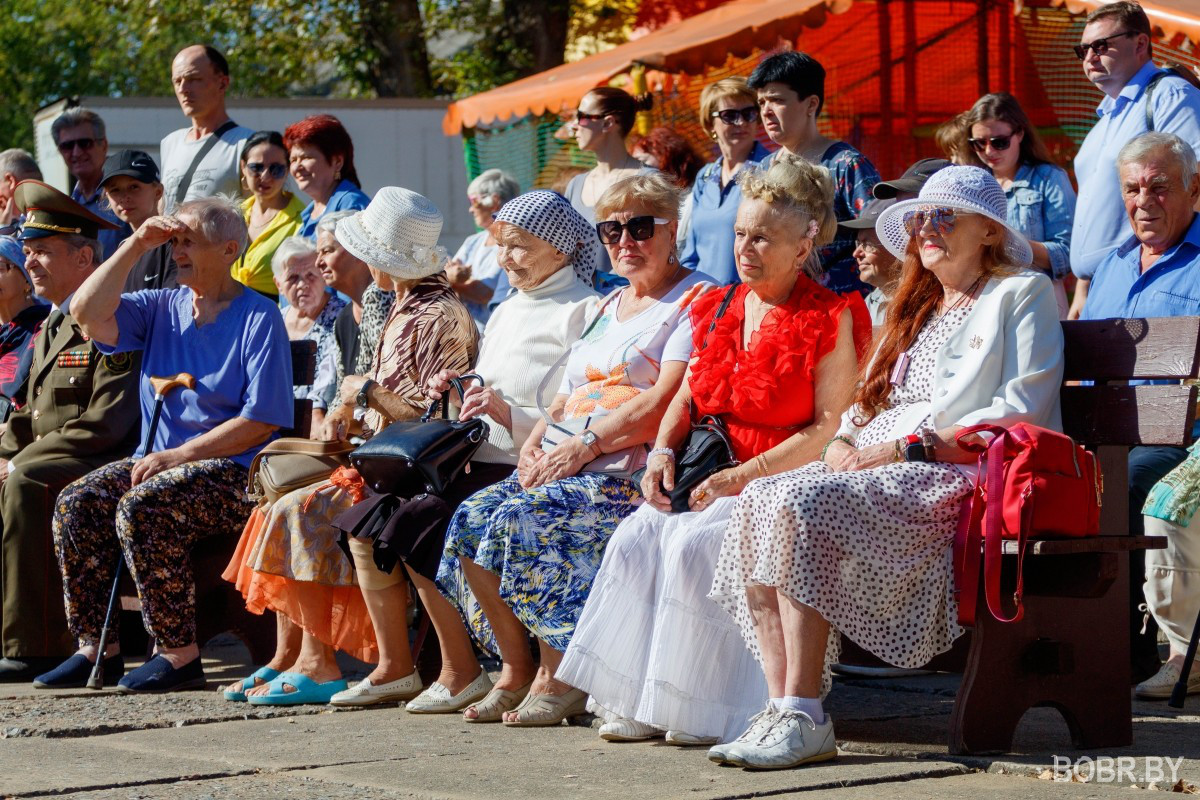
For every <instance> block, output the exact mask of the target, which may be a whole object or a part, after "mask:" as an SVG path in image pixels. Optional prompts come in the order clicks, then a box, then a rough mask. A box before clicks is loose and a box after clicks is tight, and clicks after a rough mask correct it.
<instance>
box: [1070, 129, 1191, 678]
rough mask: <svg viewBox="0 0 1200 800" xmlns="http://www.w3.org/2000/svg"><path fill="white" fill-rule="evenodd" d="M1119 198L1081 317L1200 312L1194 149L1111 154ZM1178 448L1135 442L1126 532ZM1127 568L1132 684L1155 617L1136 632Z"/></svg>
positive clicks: (1136, 592) (1154, 652)
mask: <svg viewBox="0 0 1200 800" xmlns="http://www.w3.org/2000/svg"><path fill="white" fill-rule="evenodd" d="M1117 173H1118V175H1119V185H1120V191H1121V197H1122V199H1123V201H1124V204H1125V212H1126V215H1127V217H1128V219H1129V224H1130V226H1131V227H1132V229H1133V235H1132V236H1130V237H1128V238H1127V239H1126V240H1125V241H1124V242H1122V243H1121V244H1120V245H1118V246H1117V247H1116V248H1115V249H1114V250H1112V251H1111V252H1109V254H1108V255H1107V256H1106V257H1105V258H1104V260H1103V261H1101V262H1100V265H1099V266H1098V267H1097V268H1096V274H1095V276H1094V277H1093V278H1092V286H1091V292H1090V293H1089V294H1088V298H1087V303H1086V304H1085V305H1084V307H1083V313H1082V315H1081V318H1082V319H1106V318H1110V317H1183V316H1195V315H1200V214H1197V213H1196V212H1195V211H1194V210H1193V209H1194V206H1195V205H1196V201H1197V199H1198V198H1200V176H1197V172H1196V152H1195V150H1193V149H1192V147H1191V146H1190V145H1189V144H1188V143H1187V142H1185V141H1183V140H1182V139H1180V138H1179V137H1178V136H1175V135H1174V134H1171V133H1144V134H1142V135H1141V136H1138V137H1137V138H1135V139H1133V140H1132V141H1130V142H1129V143H1128V144H1127V145H1125V146H1124V147H1123V148H1121V152H1120V153H1119V154H1118V155H1117ZM1186 453H1187V451H1186V450H1184V449H1182V448H1178V447H1135V448H1133V449H1132V450H1131V451H1130V452H1129V530H1130V533H1134V534H1140V533H1141V532H1142V525H1143V519H1142V504H1143V503H1145V501H1146V495H1147V493H1148V492H1149V491H1150V488H1151V487H1152V486H1154V484H1155V483H1157V482H1158V481H1159V480H1160V479H1161V478H1162V477H1163V476H1164V475H1166V474H1167V473H1168V472H1170V471H1171V470H1172V469H1174V468H1175V467H1176V466H1177V465H1178V464H1179V462H1180V461H1182V460H1183V458H1184V456H1185V455H1186ZM1136 560H1137V561H1138V563H1136V564H1133V565H1132V569H1131V586H1130V599H1131V602H1132V603H1133V606H1134V609H1133V610H1132V612H1131V619H1130V635H1131V636H1132V637H1133V653H1132V655H1133V678H1134V680H1135V682H1137V681H1142V680H1145V679H1147V678H1150V677H1151V676H1153V675H1154V674H1155V673H1156V672H1157V671H1158V669H1159V657H1158V643H1157V639H1156V636H1155V633H1156V631H1155V629H1154V625H1153V622H1152V621H1151V622H1148V624H1147V625H1146V632H1145V633H1142V632H1141V631H1142V624H1141V615H1140V614H1138V613H1136V607H1137V605H1138V604H1140V603H1141V600H1142V578H1143V575H1142V572H1143V570H1142V569H1140V568H1138V567H1139V566H1140V562H1141V559H1140V558H1138V559H1136Z"/></svg>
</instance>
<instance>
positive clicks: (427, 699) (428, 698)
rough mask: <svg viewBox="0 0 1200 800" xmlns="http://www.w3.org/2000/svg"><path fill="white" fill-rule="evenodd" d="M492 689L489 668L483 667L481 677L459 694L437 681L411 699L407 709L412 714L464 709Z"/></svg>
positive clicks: (449, 711)
mask: <svg viewBox="0 0 1200 800" xmlns="http://www.w3.org/2000/svg"><path fill="white" fill-rule="evenodd" d="M491 690H492V679H491V678H490V677H488V674H487V670H485V669H483V668H482V667H481V668H480V670H479V677H478V678H476V679H475V680H473V681H471V682H470V683H469V684H468V685H467V688H465V689H463V690H462V691H461V692H459V693H458V694H450V690H449V689H447V688H446V687H445V686H442V685H441V684H440V683H437V682H436V681H435V682H434V683H432V684H430V685H429V688H428V689H426V690H425V691H423V692H421V694H419V695H417V697H416V699H414V700H412V701H410V702H409V704H408V705H407V706H405V710H406V711H408V713H410V714H450V713H452V712H455V711H462V710H463V709H464V708H466V707H467V706H469V705H471V703H474V702H475V701H476V700H482V699H483V698H484V697H486V696H487V693H488V692H490V691H491Z"/></svg>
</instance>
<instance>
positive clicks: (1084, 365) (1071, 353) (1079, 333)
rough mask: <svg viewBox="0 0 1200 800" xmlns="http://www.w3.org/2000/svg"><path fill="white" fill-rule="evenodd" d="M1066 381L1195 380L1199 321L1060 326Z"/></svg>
mask: <svg viewBox="0 0 1200 800" xmlns="http://www.w3.org/2000/svg"><path fill="white" fill-rule="evenodd" d="M1062 328H1063V337H1064V339H1065V343H1064V345H1065V348H1064V349H1065V353H1066V374H1065V375H1064V379H1065V380H1068V381H1082V380H1094V381H1113V380H1137V379H1141V380H1155V379H1172V378H1174V379H1181V378H1195V377H1197V375H1200V347H1197V342H1200V317H1154V318H1150V319H1100V320H1086V321H1079V320H1076V321H1072V322H1064V323H1062Z"/></svg>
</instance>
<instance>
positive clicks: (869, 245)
mask: <svg viewBox="0 0 1200 800" xmlns="http://www.w3.org/2000/svg"><path fill="white" fill-rule="evenodd" d="M860 247H861V248H862V251H863V252H864V253H866V254H867V255H870V254H871V253H881V252H883V245H882V244H880V243H879V242H872V241H870V240H869V239H867V240H863V239H859V240H858V241H857V242H855V243H854V248H855V249H856V250H857V249H858V248H860Z"/></svg>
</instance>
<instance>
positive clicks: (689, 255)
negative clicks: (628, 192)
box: [679, 142, 771, 286]
mask: <svg viewBox="0 0 1200 800" xmlns="http://www.w3.org/2000/svg"><path fill="white" fill-rule="evenodd" d="M770 153H771V151H770V150H768V149H767V148H765V147H763V146H762V142H755V143H754V149H753V150H751V151H750V155H749V157H748V158H747V159H746V162H745V163H744V164H742V166H740V167H738V171H737V172H736V173H734V180H731V181H729V183H727V184H725V186H724V187H722V186H721V166H722V165H723V163H724V157H723V156H722V157H718V158H717V160H716V161H713V162H712V163H709V164H705V165H704V166H703V167H702V168H701V169H700V172H699V173H697V175H696V182H695V183H693V184H692V224H691V225H690V226H688V232H687V239H686V240H685V241H684V245H683V250H682V252H680V254H679V263H681V264H683V265H684V266H685V267H687V268H688V269H698V270H700V271H702V272H707V273H708V274H709V275H711V276H713V278H714V279H716V281H717V283H718V284H720V285H721V286H726V285H728V284H731V283H737V282H738V280H739V279H738V274H737V259H735V258H734V255H733V239H734V236H733V224H734V222H735V221H736V220H737V210H738V206H739V205H740V204H741V202H742V187H741V186H740V185H739V184H738V182H737V180H736V178H737V176H738V175H740V174H741V173H742V170H744V169H745V168H746V164H756V163H758V162H759V161H762V160H763V159H764V158H766V157H767V156H768V155H770Z"/></svg>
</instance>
